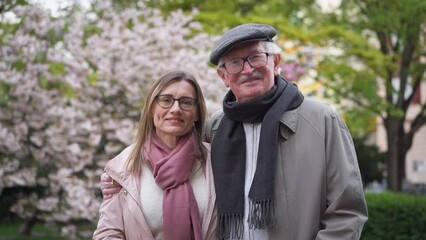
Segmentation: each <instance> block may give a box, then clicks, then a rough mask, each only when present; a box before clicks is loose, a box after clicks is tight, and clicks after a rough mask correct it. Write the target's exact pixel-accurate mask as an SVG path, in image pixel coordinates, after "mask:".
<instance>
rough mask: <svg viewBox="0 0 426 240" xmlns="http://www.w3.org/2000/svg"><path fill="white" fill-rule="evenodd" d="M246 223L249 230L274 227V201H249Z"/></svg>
mask: <svg viewBox="0 0 426 240" xmlns="http://www.w3.org/2000/svg"><path fill="white" fill-rule="evenodd" d="M248 223H249V227H250V229H266V228H268V227H273V226H275V208H274V201H273V200H271V199H266V200H258V201H253V200H251V199H250V200H249V215H248Z"/></svg>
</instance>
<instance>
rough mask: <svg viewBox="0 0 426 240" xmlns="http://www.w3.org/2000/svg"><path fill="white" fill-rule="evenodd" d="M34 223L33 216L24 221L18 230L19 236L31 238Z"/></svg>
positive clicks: (35, 220)
mask: <svg viewBox="0 0 426 240" xmlns="http://www.w3.org/2000/svg"><path fill="white" fill-rule="evenodd" d="M36 222H37V218H36V216H35V215H33V216H32V217H31V218H30V219H27V220H25V221H24V223H23V224H22V226H21V228H20V229H19V234H21V235H25V236H31V232H32V230H33V227H34V225H35V224H36Z"/></svg>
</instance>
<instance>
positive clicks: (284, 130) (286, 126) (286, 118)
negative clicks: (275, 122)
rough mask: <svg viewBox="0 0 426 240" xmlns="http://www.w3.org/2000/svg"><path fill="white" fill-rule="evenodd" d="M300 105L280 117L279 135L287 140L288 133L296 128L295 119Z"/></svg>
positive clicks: (293, 131)
mask: <svg viewBox="0 0 426 240" xmlns="http://www.w3.org/2000/svg"><path fill="white" fill-rule="evenodd" d="M299 111H300V107H297V108H295V109H293V110H290V111H287V112H285V113H284V114H283V115H282V117H281V119H280V135H281V137H283V138H284V139H285V140H288V138H289V135H290V134H292V133H295V132H296V130H297V119H298V117H299Z"/></svg>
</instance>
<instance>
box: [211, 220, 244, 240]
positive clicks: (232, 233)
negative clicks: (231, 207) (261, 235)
mask: <svg viewBox="0 0 426 240" xmlns="http://www.w3.org/2000/svg"><path fill="white" fill-rule="evenodd" d="M217 223H218V226H217V230H216V234H217V238H218V239H243V233H244V224H243V215H240V214H220V215H218V222H217Z"/></svg>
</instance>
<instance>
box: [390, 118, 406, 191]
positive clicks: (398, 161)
mask: <svg viewBox="0 0 426 240" xmlns="http://www.w3.org/2000/svg"><path fill="white" fill-rule="evenodd" d="M401 122H402V120H400V119H397V118H392V117H391V118H389V119H387V124H386V130H387V141H388V153H389V155H388V156H389V159H388V163H387V168H388V189H389V190H392V191H397V192H399V191H401V190H402V181H403V180H404V176H405V154H404V153H405V151H404V143H403V139H404V137H403V136H401V134H402V135H403V134H404V132H403V130H402V132H401V131H400V130H401V127H402V125H401V124H402V123H401Z"/></svg>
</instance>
